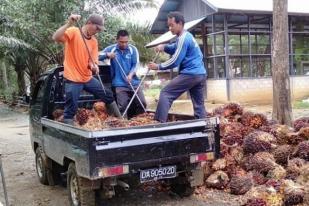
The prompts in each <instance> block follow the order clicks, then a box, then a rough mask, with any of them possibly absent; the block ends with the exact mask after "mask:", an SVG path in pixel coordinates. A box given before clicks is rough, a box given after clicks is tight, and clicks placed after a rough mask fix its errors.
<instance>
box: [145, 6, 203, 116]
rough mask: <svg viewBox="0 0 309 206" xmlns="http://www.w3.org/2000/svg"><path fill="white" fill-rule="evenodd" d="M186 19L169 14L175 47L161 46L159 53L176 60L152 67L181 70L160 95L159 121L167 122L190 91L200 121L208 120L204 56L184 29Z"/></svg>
mask: <svg viewBox="0 0 309 206" xmlns="http://www.w3.org/2000/svg"><path fill="white" fill-rule="evenodd" d="M184 23H185V21H184V17H183V15H182V14H180V13H179V12H171V13H169V14H168V20H167V24H168V27H169V30H170V31H171V32H172V34H174V35H177V39H176V42H175V43H173V44H166V45H162V44H161V45H159V46H157V47H156V51H158V52H162V51H164V52H166V53H168V54H170V55H172V57H171V58H170V59H169V60H167V61H166V62H164V63H161V64H156V63H154V62H150V63H149V64H148V68H149V69H152V70H166V69H173V68H176V67H178V69H179V75H178V76H177V77H175V78H174V79H172V80H171V81H170V82H169V83H168V85H167V86H166V87H164V88H163V89H162V90H161V92H160V98H159V102H158V106H157V110H156V114H155V119H156V120H158V121H160V122H166V121H167V117H168V111H169V109H170V107H171V105H172V104H173V101H174V100H176V99H177V98H178V97H179V96H180V95H181V94H182V93H184V92H186V91H189V93H190V97H191V100H192V104H193V109H194V117H195V118H197V119H200V118H204V117H206V110H205V106H204V90H205V84H206V70H205V67H204V63H203V54H202V52H201V50H200V47H199V45H198V43H197V42H196V40H195V39H194V37H193V36H192V34H191V33H189V32H188V31H186V30H184Z"/></svg>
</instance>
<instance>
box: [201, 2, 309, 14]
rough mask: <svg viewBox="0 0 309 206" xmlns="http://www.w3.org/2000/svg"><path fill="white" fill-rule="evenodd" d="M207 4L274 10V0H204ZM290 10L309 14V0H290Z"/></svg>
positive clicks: (224, 9)
mask: <svg viewBox="0 0 309 206" xmlns="http://www.w3.org/2000/svg"><path fill="white" fill-rule="evenodd" d="M203 1H204V2H205V3H206V4H210V5H212V6H213V7H214V8H217V10H218V11H228V10H230V11H239V12H242V11H251V12H254V11H257V12H272V10H273V0H258V1H248V0H233V1H230V0H203ZM288 12H289V13H291V14H309V1H308V0H288Z"/></svg>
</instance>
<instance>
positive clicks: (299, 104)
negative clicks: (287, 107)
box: [293, 101, 309, 109]
mask: <svg viewBox="0 0 309 206" xmlns="http://www.w3.org/2000/svg"><path fill="white" fill-rule="evenodd" d="M293 108H294V109H309V102H303V101H296V102H294V104H293Z"/></svg>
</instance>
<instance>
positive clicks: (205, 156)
mask: <svg viewBox="0 0 309 206" xmlns="http://www.w3.org/2000/svg"><path fill="white" fill-rule="evenodd" d="M214 157H215V155H214V153H213V152H207V153H201V154H194V155H191V156H190V163H197V162H204V161H207V160H213V159H214Z"/></svg>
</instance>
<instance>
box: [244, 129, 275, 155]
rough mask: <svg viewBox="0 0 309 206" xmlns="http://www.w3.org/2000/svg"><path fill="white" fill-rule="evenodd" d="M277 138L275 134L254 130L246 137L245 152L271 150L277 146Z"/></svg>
mask: <svg viewBox="0 0 309 206" xmlns="http://www.w3.org/2000/svg"><path fill="white" fill-rule="evenodd" d="M275 143H276V139H275V137H274V136H273V135H271V134H269V133H266V132H262V131H254V132H252V133H250V134H249V135H247V136H246V137H245V138H244V143H243V148H244V152H245V153H256V152H262V151H270V150H271V149H272V148H273V147H275V146H276V145H275Z"/></svg>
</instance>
